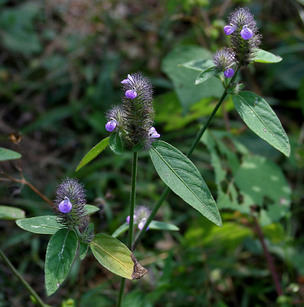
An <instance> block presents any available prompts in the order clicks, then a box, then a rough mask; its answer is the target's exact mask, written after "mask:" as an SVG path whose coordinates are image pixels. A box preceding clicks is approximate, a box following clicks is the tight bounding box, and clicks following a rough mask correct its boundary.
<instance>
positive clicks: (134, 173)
mask: <svg viewBox="0 0 304 307" xmlns="http://www.w3.org/2000/svg"><path fill="white" fill-rule="evenodd" d="M137 160H138V151H135V152H134V153H133V163H132V177H131V192H130V222H129V232H128V243H127V245H128V247H129V248H130V249H131V248H132V241H133V227H134V208H135V200H136V177H137ZM125 282H126V280H125V279H124V278H122V279H121V284H120V289H119V294H118V301H117V305H116V306H117V307H120V306H121V303H122V298H123V293H124V289H125Z"/></svg>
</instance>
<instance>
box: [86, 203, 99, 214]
mask: <svg viewBox="0 0 304 307" xmlns="http://www.w3.org/2000/svg"><path fill="white" fill-rule="evenodd" d="M84 210H85V213H86V214H87V215H91V214H93V213H95V212H97V211H99V210H100V209H99V208H98V207H96V206H93V205H85V206H84Z"/></svg>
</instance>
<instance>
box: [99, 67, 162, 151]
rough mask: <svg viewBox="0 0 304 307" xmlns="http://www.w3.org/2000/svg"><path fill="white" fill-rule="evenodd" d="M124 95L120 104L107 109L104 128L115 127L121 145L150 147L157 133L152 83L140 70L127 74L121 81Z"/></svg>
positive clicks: (112, 128) (113, 129)
mask: <svg viewBox="0 0 304 307" xmlns="http://www.w3.org/2000/svg"><path fill="white" fill-rule="evenodd" d="M121 84H122V85H123V92H124V95H123V97H122V105H121V106H115V107H113V108H112V109H111V110H110V111H108V112H107V119H108V122H107V123H106V126H105V128H106V130H107V131H109V132H113V131H116V132H118V133H120V135H121V137H122V138H123V141H124V145H126V147H127V148H129V149H132V148H133V147H134V146H136V145H139V144H140V145H142V146H143V147H144V148H149V147H150V145H151V143H152V142H153V140H154V139H155V138H158V137H160V134H158V133H157V131H156V129H155V128H154V127H153V126H152V125H153V118H154V109H153V97H152V85H151V82H150V81H149V79H148V78H146V77H144V76H143V75H142V74H141V73H135V74H128V76H127V78H126V79H123V80H122V81H121Z"/></svg>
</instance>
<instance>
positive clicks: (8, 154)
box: [0, 147, 21, 161]
mask: <svg viewBox="0 0 304 307" xmlns="http://www.w3.org/2000/svg"><path fill="white" fill-rule="evenodd" d="M20 158H21V155H20V153H18V152H15V151H12V150H10V149H6V148H3V147H0V161H7V160H15V159H20Z"/></svg>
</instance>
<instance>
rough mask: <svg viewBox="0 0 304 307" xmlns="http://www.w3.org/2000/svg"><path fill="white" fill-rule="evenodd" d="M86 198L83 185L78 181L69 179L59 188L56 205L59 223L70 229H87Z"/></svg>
mask: <svg viewBox="0 0 304 307" xmlns="http://www.w3.org/2000/svg"><path fill="white" fill-rule="evenodd" d="M85 204H86V196H85V192H84V188H83V185H82V184H80V183H79V182H78V181H77V180H76V179H71V178H67V179H65V180H64V181H62V183H61V184H60V185H59V186H58V187H57V197H56V199H55V205H56V207H57V208H58V210H57V211H56V214H58V215H59V222H60V223H61V224H63V225H64V226H67V227H68V228H74V227H75V226H79V227H80V228H84V227H86V225H87V223H88V218H87V216H86V214H85V209H84V206H85Z"/></svg>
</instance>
